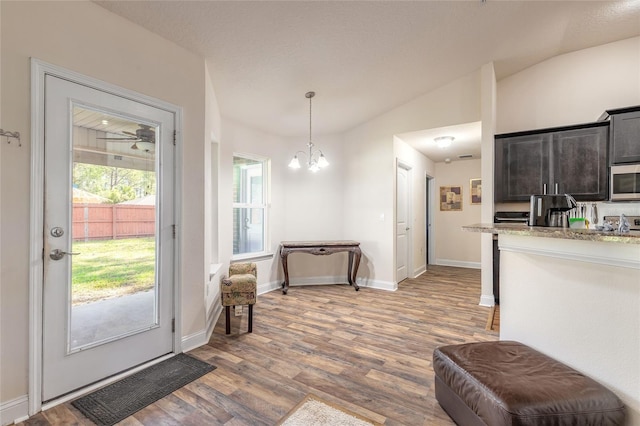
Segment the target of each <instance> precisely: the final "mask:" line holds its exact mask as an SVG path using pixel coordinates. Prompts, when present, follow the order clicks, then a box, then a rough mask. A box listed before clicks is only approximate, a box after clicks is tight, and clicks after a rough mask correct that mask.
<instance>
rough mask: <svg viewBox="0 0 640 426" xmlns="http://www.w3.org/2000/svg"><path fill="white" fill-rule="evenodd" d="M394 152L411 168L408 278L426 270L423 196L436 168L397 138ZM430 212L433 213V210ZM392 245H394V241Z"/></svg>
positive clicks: (425, 230)
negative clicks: (410, 241)
mask: <svg viewBox="0 0 640 426" xmlns="http://www.w3.org/2000/svg"><path fill="white" fill-rule="evenodd" d="M394 152H395V157H396V160H397V161H398V162H401V163H402V164H405V165H407V166H409V167H411V177H412V182H411V184H410V186H411V188H412V193H413V194H412V195H413V198H412V200H411V208H412V212H411V221H412V222H411V224H410V225H409V228H410V229H411V233H412V236H413V238H412V239H411V240H412V242H413V244H412V245H413V247H412V250H411V260H412V262H411V266H412V269H413V270H411V271H408V273H409V277H416V276H418V275H420V274H421V273H423V272H424V271H426V270H427V258H426V253H427V247H426V243H427V241H426V239H425V235H426V233H427V222H426V218H427V200H426V199H425V194H426V193H427V176H429V177H433V176H435V173H436V166H435V163H434V162H433V161H431V160H430V159H429V158H427V157H425V156H424V155H423V154H422V153H420V152H418V151H416V150H415V149H413V148H412V147H411V146H409V145H408V144H407V143H405V142H404V141H402V140H401V139H399V138H397V137H394ZM394 189H395V186H394ZM430 198H433V197H430ZM394 199H395V197H394ZM431 210H432V211H434V209H433V208H431ZM394 220H395V215H394ZM432 221H433V218H432ZM393 243H394V245H395V244H396V241H394V242H393ZM394 253H395V250H394Z"/></svg>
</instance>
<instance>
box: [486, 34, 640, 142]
mask: <svg viewBox="0 0 640 426" xmlns="http://www.w3.org/2000/svg"><path fill="white" fill-rule="evenodd" d="M497 96H498V102H497V132H498V133H508V132H515V131H521V130H532V129H539V128H546V127H553V126H564V125H570V124H579V123H588V122H591V121H596V120H597V119H598V117H599V116H600V114H602V113H603V112H604V111H605V110H607V109H612V108H622V107H627V106H633V105H640V37H634V38H630V39H627V40H622V41H618V42H615V43H609V44H605V45H602V46H597V47H593V48H590V49H584V50H580V51H577V52H573V53H567V54H565V55H560V56H557V57H555V58H552V59H549V60H547V61H544V62H541V63H539V64H537V65H534V66H532V67H530V68H527V69H525V70H524V71H521V72H519V73H517V74H514V75H512V76H510V77H507V78H504V79H501V80H499V81H498V90H497Z"/></svg>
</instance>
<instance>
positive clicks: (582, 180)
mask: <svg viewBox="0 0 640 426" xmlns="http://www.w3.org/2000/svg"><path fill="white" fill-rule="evenodd" d="M608 138H609V123H608V122H598V123H590V124H585V125H580V126H570V127H561V128H554V129H544V130H536V131H528V132H518V133H509V134H504V135H496V138H495V141H496V145H495V149H496V152H495V191H494V193H495V201H496V202H511V201H529V199H530V196H531V195H532V194H571V195H573V196H574V197H575V199H576V200H578V201H600V200H605V199H606V198H607V182H608V175H607V146H608V145H607V141H608Z"/></svg>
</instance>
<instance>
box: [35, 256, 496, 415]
mask: <svg viewBox="0 0 640 426" xmlns="http://www.w3.org/2000/svg"><path fill="white" fill-rule="evenodd" d="M479 299H480V271H479V270H471V269H462V268H450V267H438V266H430V267H429V271H428V272H426V273H425V274H423V275H422V276H421V277H419V278H417V279H410V280H405V281H403V282H402V283H401V284H400V285H399V289H398V291H396V292H387V291H382V290H373V289H368V288H362V289H361V290H360V291H359V292H356V291H354V290H353V289H352V288H350V287H349V286H347V285H335V286H305V287H292V288H291V289H290V290H289V294H287V295H286V296H285V295H282V293H281V292H279V291H274V292H271V293H268V294H264V295H261V296H259V298H258V303H257V304H256V305H255V310H254V325H253V333H252V334H247V333H246V327H247V318H246V314H245V315H244V316H242V317H232V320H231V334H230V335H229V336H227V335H225V333H224V326H225V324H224V321H225V320H224V315H222V316H221V317H220V320H219V321H218V323H217V324H216V327H215V330H214V333H213V336H212V337H211V340H210V342H209V344H208V345H206V346H203V347H200V348H198V349H195V350H193V351H191V352H190V354H191V355H193V356H196V357H198V358H200V359H202V360H205V361H207V362H210V363H212V364H214V365H216V366H217V367H218V368H217V369H216V370H214V371H212V372H211V373H209V374H207V375H206V376H204V377H202V378H200V379H198V380H196V381H194V382H192V383H190V384H189V385H187V386H185V387H183V388H182V389H180V390H178V391H176V392H174V393H173V394H171V395H169V396H167V397H165V398H163V399H162V400H160V401H158V402H156V403H154V404H152V405H150V406H148V407H147V408H145V409H143V410H141V411H139V412H138V413H136V414H135V415H133V416H131V417H129V418H127V419H126V420H124V421H123V422H122V423H121V424H123V425H141V424H142V425H205V424H206V425H222V424H224V425H273V424H275V423H276V422H277V421H278V420H279V419H281V418H282V417H283V416H285V415H286V414H287V413H288V412H289V410H291V409H292V408H293V407H294V406H295V405H296V404H297V403H298V402H300V401H301V400H302V399H303V398H304V397H305V395H307V394H308V393H314V394H316V395H318V396H320V397H322V398H323V399H325V400H329V401H331V402H335V403H337V404H340V405H342V406H344V407H346V408H348V409H350V410H351V411H354V412H356V413H358V414H361V415H363V416H365V417H368V418H370V419H372V420H375V421H378V422H380V423H383V424H385V425H452V424H453V422H452V421H451V420H450V419H449V417H448V416H447V415H446V413H445V412H444V411H443V410H442V409H441V408H440V406H439V405H438V403H437V402H436V400H435V396H434V385H433V370H432V368H431V358H432V354H433V350H434V349H435V348H436V347H437V346H440V345H446V344H455V343H463V342H472V341H486V340H498V333H497V332H496V331H486V330H485V328H486V323H487V316H488V314H489V312H490V309H489V308H486V307H481V306H478V301H479ZM24 424H28V425H58V424H91V423H90V422H89V421H88V420H87V419H86V418H84V417H83V416H82V414H81V413H80V412H78V411H77V410H76V409H75V408H74V407H73V406H71V404H69V403H67V404H63V405H60V406H57V407H54V408H52V409H50V410H47V411H46V412H43V413H40V414H38V415H37V416H34V417H32V418H31V419H29V420H28V421H26V422H24Z"/></svg>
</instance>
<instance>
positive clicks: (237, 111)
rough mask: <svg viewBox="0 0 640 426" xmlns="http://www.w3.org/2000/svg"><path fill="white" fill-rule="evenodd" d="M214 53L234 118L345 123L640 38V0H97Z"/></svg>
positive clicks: (299, 124)
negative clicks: (456, 84)
mask: <svg viewBox="0 0 640 426" xmlns="http://www.w3.org/2000/svg"><path fill="white" fill-rule="evenodd" d="M96 3H97V4H99V5H100V6H102V7H104V8H106V9H108V10H110V11H112V12H114V13H116V14H118V15H121V16H123V17H125V18H127V19H129V20H131V21H133V22H135V23H137V24H139V25H141V26H143V27H145V28H147V29H149V30H151V31H153V32H155V33H157V34H159V35H161V36H163V37H165V38H167V39H169V40H172V41H174V42H175V43H177V44H178V45H181V46H183V47H184V48H186V49H188V50H190V51H193V52H195V53H197V54H199V55H201V56H203V57H205V58H206V59H207V63H208V66H209V71H210V73H211V79H212V81H213V84H214V88H215V91H216V96H217V98H218V102H219V104H220V109H221V112H222V115H223V116H224V117H228V118H232V119H234V120H237V121H239V122H241V123H245V124H247V125H249V126H251V127H254V128H257V129H261V130H264V131H267V132H270V133H273V134H277V135H282V136H299V135H305V133H306V132H307V131H308V113H309V112H308V101H307V99H305V97H304V94H305V93H306V92H307V91H309V90H314V91H315V92H316V97H315V98H314V99H313V127H314V135H315V134H323V133H325V134H326V133H335V132H344V131H346V130H349V129H351V128H353V127H355V126H357V125H358V124H361V123H363V122H365V121H367V120H370V119H372V118H374V117H376V116H378V115H380V114H382V113H384V112H386V111H388V110H390V109H392V108H394V107H396V106H398V105H401V104H403V103H405V102H407V101H409V100H411V99H414V98H416V97H418V96H420V95H421V94H424V93H427V92H429V91H431V90H433V89H435V88H437V87H440V86H442V85H444V84H446V83H448V82H450V81H452V80H454V79H456V78H458V77H461V76H464V75H467V74H469V73H471V72H473V71H475V70H477V69H479V68H480V67H481V66H482V65H483V64H486V63H488V62H491V61H493V62H494V64H495V68H496V73H497V76H498V78H502V77H505V76H507V75H510V74H513V73H515V72H517V71H519V70H522V69H524V68H526V67H529V66H531V65H533V64H535V63H538V62H540V61H543V60H545V59H547V58H550V57H553V56H556V55H559V54H562V53H566V52H570V51H574V50H579V49H583V48H587V47H591V46H596V45H600V44H604V43H607V42H611V41H616V40H621V39H625V38H629V37H633V36H636V35H640V0H626V1H617V2H599V1H550V2H546V1H492V0H488V1H487V2H481V1H411V2H405V1H344V2H343V1H304V2H303V1H300V2H298V1H284V2H279V1H257V2H254V1H154V0H149V1H96Z"/></svg>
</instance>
